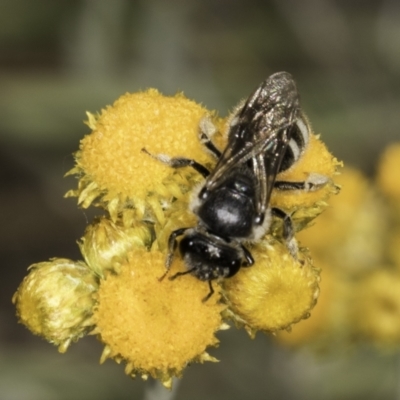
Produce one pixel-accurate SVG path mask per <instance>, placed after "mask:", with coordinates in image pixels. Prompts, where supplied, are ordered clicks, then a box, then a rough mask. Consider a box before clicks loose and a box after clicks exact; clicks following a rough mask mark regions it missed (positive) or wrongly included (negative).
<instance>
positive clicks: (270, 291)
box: [224, 239, 320, 336]
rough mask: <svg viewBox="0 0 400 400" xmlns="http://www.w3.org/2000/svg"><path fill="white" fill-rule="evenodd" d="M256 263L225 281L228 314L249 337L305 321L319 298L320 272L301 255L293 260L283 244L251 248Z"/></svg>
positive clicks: (277, 243) (306, 257)
mask: <svg viewBox="0 0 400 400" xmlns="http://www.w3.org/2000/svg"><path fill="white" fill-rule="evenodd" d="M252 254H253V256H254V259H255V264H254V265H253V266H252V267H250V268H242V269H241V270H240V271H239V273H238V274H237V275H235V276H234V277H232V278H231V279H227V280H226V281H225V282H224V289H225V296H226V298H227V302H228V305H229V310H228V312H227V314H228V315H229V317H231V318H232V319H233V320H234V321H235V322H236V323H238V324H239V325H243V326H244V327H245V328H246V330H247V331H248V332H249V334H250V335H251V336H254V334H255V333H256V331H258V330H260V331H264V332H275V331H278V330H281V329H286V328H289V327H290V326H291V325H292V324H294V323H296V322H298V321H300V320H301V319H303V318H308V317H309V315H310V311H311V310H312V308H313V307H314V306H315V303H316V301H317V298H318V295H319V286H318V284H319V280H320V278H319V270H318V269H316V268H314V267H313V265H312V263H311V260H310V258H309V257H308V256H307V255H304V254H302V258H301V260H295V259H294V258H293V256H292V255H291V254H290V253H289V251H288V249H287V248H286V246H285V245H284V244H281V243H279V242H274V241H273V240H272V239H271V242H270V243H268V242H267V241H265V242H262V243H260V244H258V245H257V246H255V247H253V248H252Z"/></svg>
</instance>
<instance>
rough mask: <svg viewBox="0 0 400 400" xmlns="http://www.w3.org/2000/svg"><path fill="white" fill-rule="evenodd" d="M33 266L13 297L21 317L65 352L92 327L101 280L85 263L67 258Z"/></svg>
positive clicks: (27, 325) (22, 321) (28, 325)
mask: <svg viewBox="0 0 400 400" xmlns="http://www.w3.org/2000/svg"><path fill="white" fill-rule="evenodd" d="M29 269H30V272H29V275H28V276H26V277H25V279H24V280H23V282H22V283H21V285H20V286H19V288H18V290H17V292H16V293H15V294H14V297H13V303H14V304H15V305H16V308H17V314H18V317H19V320H20V322H21V323H23V324H24V325H26V327H27V328H29V329H30V330H31V331H32V332H33V333H35V334H36V335H40V336H42V337H44V338H45V339H46V340H48V341H49V342H51V343H53V344H55V345H57V346H59V347H58V350H59V351H60V352H62V353H64V352H65V351H66V350H67V348H68V346H69V344H70V343H71V342H72V341H76V340H78V339H79V338H80V337H82V336H84V335H85V334H86V333H87V332H88V331H89V330H90V329H91V328H92V325H93V321H92V320H91V315H92V312H93V306H94V299H93V294H94V293H95V291H96V290H97V287H98V282H97V279H96V277H95V275H94V274H93V273H92V271H90V269H88V268H87V266H86V265H85V264H84V263H82V262H73V261H71V260H66V259H63V258H57V259H53V260H51V261H48V262H41V263H38V264H34V265H32V266H31V267H30V268H29Z"/></svg>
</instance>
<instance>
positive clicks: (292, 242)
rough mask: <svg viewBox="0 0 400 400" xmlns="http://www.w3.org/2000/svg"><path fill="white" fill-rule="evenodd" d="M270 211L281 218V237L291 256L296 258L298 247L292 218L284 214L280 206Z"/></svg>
mask: <svg viewBox="0 0 400 400" xmlns="http://www.w3.org/2000/svg"><path fill="white" fill-rule="evenodd" d="M271 212H272V215H273V216H275V217H278V218H280V219H282V222H283V233H282V236H283V239H284V240H285V242H286V246H287V248H288V249H289V252H290V254H291V255H292V256H293V258H295V259H297V254H298V251H299V248H298V245H297V240H296V239H295V237H294V227H293V222H292V218H290V215H289V214H286V213H285V212H284V211H283V210H281V209H280V208H276V207H274V208H272V209H271Z"/></svg>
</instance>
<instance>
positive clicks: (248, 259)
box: [240, 244, 254, 267]
mask: <svg viewBox="0 0 400 400" xmlns="http://www.w3.org/2000/svg"><path fill="white" fill-rule="evenodd" d="M240 247H241V248H242V250H243V253H244V258H245V260H246V261H245V262H244V263H243V264H242V267H250V266H251V265H253V264H254V258H253V256H252V255H251V253H250V251H249V250H248V249H246V247H244V246H243V245H242V244H241V245H240Z"/></svg>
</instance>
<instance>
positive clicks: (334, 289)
mask: <svg viewBox="0 0 400 400" xmlns="http://www.w3.org/2000/svg"><path fill="white" fill-rule="evenodd" d="M399 171H400V143H399V144H392V145H390V146H389V147H388V148H387V149H386V150H385V151H384V153H383V155H382V156H381V159H380V161H379V163H378V168H377V174H376V177H375V178H374V179H368V178H367V177H366V176H364V175H363V174H362V173H361V172H359V171H357V170H355V169H352V168H345V169H344V171H343V172H342V174H341V175H340V176H339V177H338V179H337V181H338V183H339V184H340V185H341V186H342V190H341V193H340V196H337V197H335V198H333V199H332V202H331V205H332V207H330V208H329V209H327V210H326V212H324V213H323V214H322V215H321V217H320V218H318V220H316V223H315V226H313V227H311V228H310V229H307V230H304V231H303V232H301V233H300V234H299V238H300V240H301V241H302V242H303V243H304V244H305V245H307V246H309V247H310V251H311V254H312V256H313V259H314V261H315V262H316V263H317V265H319V266H320V267H321V268H322V269H323V278H324V279H323V281H322V285H321V286H322V288H321V296H320V298H319V301H318V305H317V306H316V307H315V309H314V311H313V314H312V318H310V319H309V320H307V321H302V322H301V323H300V324H298V325H297V326H295V327H294V328H293V330H292V332H291V333H290V334H289V333H286V332H282V333H279V334H278V338H279V340H281V341H282V342H284V343H286V344H290V345H293V346H300V345H311V346H312V347H314V348H317V349H318V350H321V349H323V350H332V349H336V348H338V347H339V346H340V347H343V346H347V345H349V344H353V343H370V344H373V345H376V346H378V347H385V348H388V347H393V348H394V347H398V345H399V343H400V179H399V175H398V174H399Z"/></svg>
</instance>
